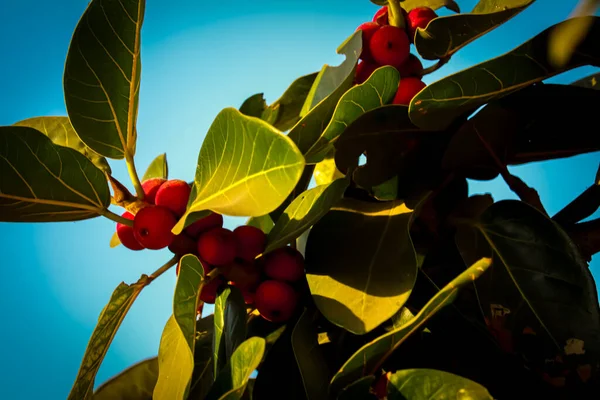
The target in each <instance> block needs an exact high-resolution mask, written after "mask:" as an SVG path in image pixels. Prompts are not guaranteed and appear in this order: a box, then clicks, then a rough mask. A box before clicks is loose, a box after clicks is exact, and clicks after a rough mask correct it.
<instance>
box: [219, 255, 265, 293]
mask: <svg viewBox="0 0 600 400" xmlns="http://www.w3.org/2000/svg"><path fill="white" fill-rule="evenodd" d="M221 268H222V269H221V271H222V274H223V277H224V278H225V279H226V280H227V281H230V282H231V283H232V285H233V286H236V287H238V288H240V289H241V290H252V289H254V288H255V287H256V286H258V284H259V283H260V271H259V270H258V268H257V267H256V264H255V263H253V262H247V261H244V260H242V259H239V258H236V259H235V260H234V261H232V262H230V263H229V264H226V265H224V266H222V267H221Z"/></svg>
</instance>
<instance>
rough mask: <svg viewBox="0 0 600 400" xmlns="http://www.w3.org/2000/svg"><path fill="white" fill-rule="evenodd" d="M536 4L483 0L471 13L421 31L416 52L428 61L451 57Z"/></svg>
mask: <svg viewBox="0 0 600 400" xmlns="http://www.w3.org/2000/svg"><path fill="white" fill-rule="evenodd" d="M534 1H535V0H504V1H501V2H498V1H497V0H480V1H479V3H478V4H477V5H476V6H475V8H474V9H473V11H472V12H470V13H463V14H456V15H449V16H447V17H439V18H435V19H434V20H432V21H431V22H430V23H429V24H428V25H427V27H426V28H425V29H421V28H418V29H417V32H416V33H415V37H414V41H415V48H416V49H417V52H418V53H419V54H420V55H421V57H423V58H424V59H426V60H438V59H441V58H447V57H450V56H452V54H454V53H456V52H457V51H458V50H460V49H461V48H463V47H465V46H466V45H468V44H469V43H471V42H473V41H474V40H475V39H477V38H479V37H481V36H483V35H485V34H486V33H488V32H490V31H492V30H494V29H496V28H497V27H499V26H500V25H502V24H503V23H505V22H506V21H508V20H510V19H511V18H513V17H514V16H515V15H517V14H519V13H520V12H521V11H523V10H524V9H526V8H527V7H529V6H530V5H531V4H532V3H533V2H534Z"/></svg>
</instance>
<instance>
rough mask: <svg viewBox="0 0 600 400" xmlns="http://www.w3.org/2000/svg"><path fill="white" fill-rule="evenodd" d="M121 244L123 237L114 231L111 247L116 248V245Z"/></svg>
mask: <svg viewBox="0 0 600 400" xmlns="http://www.w3.org/2000/svg"><path fill="white" fill-rule="evenodd" d="M120 244H121V239H119V236H118V235H117V232H115V233H113V235H112V237H111V238H110V247H111V248H115V247H117V246H119V245H120Z"/></svg>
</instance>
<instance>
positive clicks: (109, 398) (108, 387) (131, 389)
mask: <svg viewBox="0 0 600 400" xmlns="http://www.w3.org/2000/svg"><path fill="white" fill-rule="evenodd" d="M157 377H158V358H157V357H153V358H150V359H147V360H144V361H141V362H139V363H137V364H135V365H133V366H131V367H129V368H127V369H126V370H125V371H123V372H121V373H120V374H118V375H117V376H115V377H113V378H111V379H110V380H108V381H106V382H104V383H103V384H102V385H100V386H99V387H98V389H96V391H95V392H94V395H93V396H92V400H114V399H119V400H152V391H153V390H154V386H155V385H156V379H157Z"/></svg>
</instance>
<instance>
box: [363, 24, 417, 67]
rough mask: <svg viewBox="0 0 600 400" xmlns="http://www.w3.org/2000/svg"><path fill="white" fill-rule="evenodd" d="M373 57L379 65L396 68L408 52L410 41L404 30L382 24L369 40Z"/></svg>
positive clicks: (404, 59) (406, 56)
mask: <svg viewBox="0 0 600 400" xmlns="http://www.w3.org/2000/svg"><path fill="white" fill-rule="evenodd" d="M369 49H370V51H371V54H372V56H373V59H374V60H375V61H376V62H377V63H378V64H379V65H382V66H383V65H391V66H393V67H396V68H398V67H399V66H400V65H402V63H403V62H404V61H406V59H407V58H408V55H409V54H410V41H409V40H408V36H406V32H405V31H404V30H402V29H400V28H397V27H395V26H391V25H386V26H382V27H381V28H379V29H378V30H377V32H375V33H374V34H373V36H372V37H371V40H370V41H369Z"/></svg>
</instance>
